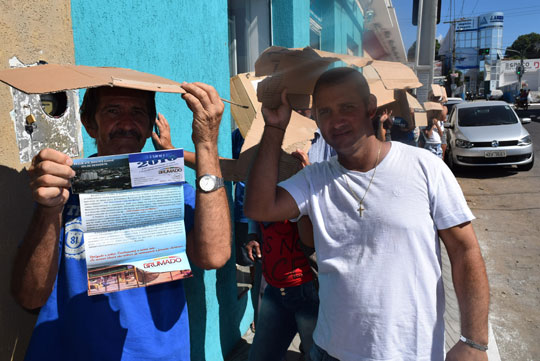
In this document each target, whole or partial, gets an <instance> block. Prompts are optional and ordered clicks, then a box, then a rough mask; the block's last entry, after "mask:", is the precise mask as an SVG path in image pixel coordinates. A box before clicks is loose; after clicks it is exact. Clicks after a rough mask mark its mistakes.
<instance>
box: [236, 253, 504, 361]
mask: <svg viewBox="0 0 540 361" xmlns="http://www.w3.org/2000/svg"><path fill="white" fill-rule="evenodd" d="M441 258H442V271H443V282H444V291H445V296H446V311H445V313H444V321H445V347H446V351H448V350H450V348H452V346H454V345H455V344H456V343H457V341H458V339H459V336H460V326H459V325H460V323H459V308H458V303H457V298H456V293H455V291H454V286H453V284H452V274H451V270H450V260H449V259H448V254H447V253H446V249H445V247H444V245H443V244H441ZM253 336H254V333H253V332H252V331H251V330H248V332H246V334H245V335H244V336H243V337H242V340H241V341H240V342H239V343H238V345H237V346H236V348H235V349H234V350H233V352H232V353H231V354H230V355H229V356H228V357H227V358H226V359H225V360H226V361H245V360H247V358H248V353H249V347H250V345H251V342H252V341H253ZM299 346H300V338H299V336H298V334H296V337H295V338H294V340H293V342H292V343H291V345H290V346H289V351H288V353H287V355H286V358H285V361H301V360H304V358H303V355H302V354H301V353H300V349H299ZM488 359H489V361H501V356H500V354H499V348H498V347H497V341H496V340H495V336H494V334H493V330H492V328H491V324H490V325H489V349H488ZM276 361H280V360H276Z"/></svg>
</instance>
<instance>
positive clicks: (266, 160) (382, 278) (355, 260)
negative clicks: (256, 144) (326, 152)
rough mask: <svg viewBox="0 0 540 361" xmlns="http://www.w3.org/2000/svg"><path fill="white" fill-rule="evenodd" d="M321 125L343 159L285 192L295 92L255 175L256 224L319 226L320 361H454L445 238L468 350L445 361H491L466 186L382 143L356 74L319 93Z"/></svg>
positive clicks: (341, 74) (420, 157)
mask: <svg viewBox="0 0 540 361" xmlns="http://www.w3.org/2000/svg"><path fill="white" fill-rule="evenodd" d="M313 101H314V102H313V110H314V117H315V120H316V121H317V125H318V126H319V128H320V130H321V134H322V136H323V137H324V139H325V140H326V142H327V143H328V144H329V145H330V146H332V147H333V148H334V149H335V150H336V152H337V156H336V157H333V158H331V159H330V160H329V161H327V162H322V163H316V164H312V165H310V166H307V167H305V168H304V169H303V170H302V171H300V172H299V173H297V174H296V175H295V176H293V177H292V178H290V179H288V180H286V181H284V182H282V183H280V184H279V186H278V185H277V179H278V173H277V171H278V162H279V157H280V146H281V143H282V141H283V136H284V132H285V129H286V127H287V125H288V122H289V118H290V113H291V109H290V106H289V104H288V101H287V96H286V91H284V92H283V94H282V99H281V102H282V104H281V105H280V106H279V108H277V109H267V108H264V109H263V114H264V118H265V122H266V126H265V130H264V134H263V137H262V139H261V144H260V148H259V152H258V155H257V158H256V161H255V162H254V165H253V168H252V170H251V173H250V176H249V180H248V186H247V194H246V202H245V205H244V207H245V212H246V215H247V216H248V217H250V218H252V219H255V220H261V221H280V220H284V219H293V218H297V217H299V216H304V215H308V216H309V217H310V218H311V220H312V221H313V233H314V242H315V248H316V251H317V262H318V265H319V282H320V290H319V297H320V308H319V316H318V321H317V327H316V329H315V333H314V335H313V339H314V346H313V348H312V349H311V352H310V356H311V359H312V360H313V361H317V360H323V359H324V360H336V359H338V360H342V361H348V360H354V361H357V360H387V361H389V360H395V361H397V360H410V361H412V360H415V361H416V360H426V361H427V360H430V361H431V360H444V359H445V355H444V320H443V313H444V292H443V284H442V276H441V258H440V243H439V237H440V238H441V239H442V240H443V242H444V244H445V246H446V249H447V251H448V254H449V257H450V261H451V263H452V275H453V280H454V287H455V289H456V294H457V298H458V302H459V307H460V313H461V321H462V322H461V332H462V336H463V338H462V340H463V341H460V342H458V343H457V344H456V345H455V346H454V347H453V348H452V349H451V350H450V351H449V352H448V354H447V355H446V360H460V361H462V360H487V355H486V352H485V349H487V346H486V345H487V342H488V327H487V320H488V305H489V286H488V281H487V276H486V272H485V266H484V261H483V258H482V255H481V252H480V247H479V245H478V241H477V239H476V236H475V234H474V230H473V228H472V225H471V223H470V221H471V220H472V219H473V218H474V216H473V215H472V213H471V211H470V210H469V208H468V206H467V204H466V201H465V198H464V196H463V193H462V192H461V189H460V188H459V185H458V184H457V181H456V179H455V177H454V176H453V175H452V173H451V172H450V171H449V169H448V168H447V167H446V165H444V163H443V162H440V161H436V158H435V156H434V155H432V154H430V153H428V152H425V151H424V150H421V149H419V148H414V147H410V146H406V145H403V144H400V143H397V142H381V141H379V140H377V139H376V137H375V135H374V130H373V127H372V124H371V118H372V117H373V115H374V113H375V110H376V107H377V105H376V99H375V97H374V96H373V95H371V94H370V91H369V86H368V84H367V82H366V80H365V78H364V77H363V76H362V75H361V74H360V73H359V72H358V71H356V70H354V69H351V68H335V69H331V70H329V71H327V72H326V73H324V74H323V75H322V76H321V77H320V78H319V80H318V81H317V84H316V85H315V88H314V91H313Z"/></svg>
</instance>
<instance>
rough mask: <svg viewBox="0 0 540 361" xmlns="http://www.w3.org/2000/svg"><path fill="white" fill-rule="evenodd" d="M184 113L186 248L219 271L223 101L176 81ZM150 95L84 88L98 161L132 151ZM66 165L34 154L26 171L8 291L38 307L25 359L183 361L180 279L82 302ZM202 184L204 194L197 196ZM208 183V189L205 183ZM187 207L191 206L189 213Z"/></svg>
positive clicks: (185, 337) (74, 199)
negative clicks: (189, 171) (28, 209)
mask: <svg viewBox="0 0 540 361" xmlns="http://www.w3.org/2000/svg"><path fill="white" fill-rule="evenodd" d="M182 87H183V88H184V90H185V91H186V94H184V95H182V98H183V99H184V100H185V101H186V103H187V105H188V107H189V108H190V109H191V110H192V111H193V136H192V139H193V143H194V144H195V150H196V157H197V166H196V171H197V191H196V192H195V191H194V190H193V188H191V187H190V186H189V185H184V194H185V196H184V197H185V225H186V234H187V237H186V251H187V254H188V257H189V259H190V261H191V262H192V263H194V264H195V265H197V266H199V267H201V268H204V269H213V268H219V267H222V266H223V265H224V264H225V262H227V260H228V259H229V257H230V247H231V244H230V243H231V240H230V235H231V222H230V213H229V208H228V202H227V196H226V193H225V189H224V188H223V187H222V185H223V182H222V179H221V170H220V167H219V161H218V156H217V138H218V133H219V123H220V121H221V115H222V114H223V109H224V106H223V103H222V102H221V100H220V98H219V95H218V93H217V92H216V90H215V89H214V88H213V87H211V86H209V85H206V84H203V83H193V84H183V85H182ZM154 97H155V94H154V93H153V92H148V91H141V90H134V89H126V88H118V87H101V88H95V89H89V90H88V91H87V92H86V94H85V98H84V100H83V104H82V107H81V120H82V122H83V125H84V127H85V128H86V130H87V132H88V134H89V135H90V136H91V137H93V138H94V139H95V140H96V145H97V150H98V154H97V155H98V156H103V155H113V154H122V153H134V152H140V151H141V149H142V148H143V146H144V144H145V142H146V139H147V138H149V137H150V136H151V134H152V127H153V124H154V122H155V118H156V109H155V100H154ZM72 164H73V161H72V160H71V159H70V158H69V157H68V156H67V155H65V154H63V153H60V152H58V151H55V150H53V149H44V150H42V151H41V152H40V153H39V154H38V155H37V156H36V157H34V159H33V160H32V165H31V167H30V169H29V175H30V187H31V190H32V194H33V198H34V200H35V202H36V207H35V210H34V215H33V218H32V221H31V223H30V226H29V227H28V230H27V233H26V236H25V238H24V240H23V242H22V243H21V245H20V247H19V250H18V253H17V255H16V258H15V262H14V269H13V275H12V291H13V294H14V297H15V298H16V300H17V301H18V302H19V303H20V304H21V305H22V306H23V307H25V308H27V309H36V308H39V307H41V311H40V315H39V318H38V321H37V323H36V326H35V329H34V333H33V335H32V340H31V342H30V345H29V347H28V350H27V354H26V359H27V360H154V359H160V360H161V359H164V358H166V359H169V360H189V359H190V354H189V328H188V315H187V307H186V300H185V294H184V289H183V285H182V281H180V280H178V281H173V282H169V283H164V284H159V285H155V286H152V287H147V288H146V287H145V288H136V289H130V290H125V291H122V292H115V293H111V294H103V295H97V296H92V297H89V296H88V295H87V287H88V284H87V276H86V261H85V255H84V237H83V236H82V231H81V227H80V224H81V218H80V209H79V199H78V196H77V195H73V194H70V191H69V188H70V184H71V183H70V179H71V178H72V177H73V176H74V175H75V172H74V171H73V170H72V169H71V165H72ZM201 178H203V179H204V180H205V181H206V183H205V185H206V186H207V187H205V188H204V190H202V189H200V187H199V181H200V179H201ZM211 181H215V184H214V186H213V187H208V185H209V182H210V183H211ZM195 200H196V202H197V209H196V210H195Z"/></svg>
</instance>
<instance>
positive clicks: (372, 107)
mask: <svg viewBox="0 0 540 361" xmlns="http://www.w3.org/2000/svg"><path fill="white" fill-rule="evenodd" d="M376 112H377V97H376V96H375V95H373V94H369V100H368V115H369V118H370V119H372V118H373V117H374V116H375V113H376Z"/></svg>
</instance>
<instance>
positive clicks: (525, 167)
mask: <svg viewBox="0 0 540 361" xmlns="http://www.w3.org/2000/svg"><path fill="white" fill-rule="evenodd" d="M533 165H534V155H533V158H532V161H531V162H530V163H527V164H521V165H518V166H517V169H518V170H521V171H525V172H526V171H529V170H531V169H532V167H533Z"/></svg>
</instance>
